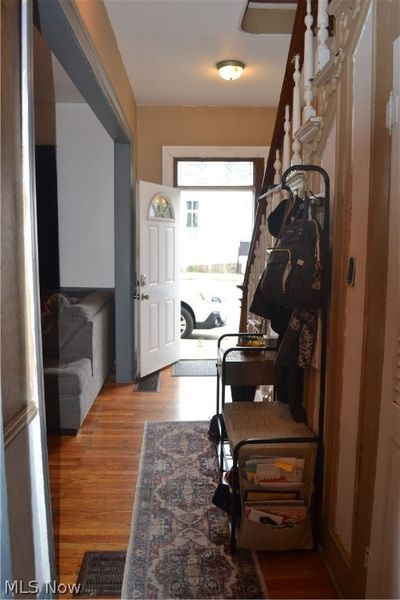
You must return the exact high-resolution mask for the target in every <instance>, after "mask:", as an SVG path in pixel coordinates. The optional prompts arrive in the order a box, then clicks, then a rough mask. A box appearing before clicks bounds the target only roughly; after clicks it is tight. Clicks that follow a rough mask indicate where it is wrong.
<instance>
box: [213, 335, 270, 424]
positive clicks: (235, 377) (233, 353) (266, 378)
mask: <svg viewBox="0 0 400 600" xmlns="http://www.w3.org/2000/svg"><path fill="white" fill-rule="evenodd" d="M255 335H257V336H259V337H264V334H254V333H227V334H225V335H222V336H221V337H220V338H219V340H218V358H217V410H216V414H217V415H220V414H221V413H222V410H223V408H224V405H225V386H226V385H235V384H237V385H261V384H266V385H275V382H276V370H275V357H276V340H274V339H269V340H267V341H266V344H265V345H264V346H258V347H257V346H256V347H254V346H250V347H249V346H231V347H228V348H227V349H223V347H222V342H223V340H224V339H226V338H235V337H239V336H240V337H241V338H246V336H247V337H254V336H255ZM220 399H221V406H220Z"/></svg>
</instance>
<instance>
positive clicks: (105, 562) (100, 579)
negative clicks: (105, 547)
mask: <svg viewBox="0 0 400 600" xmlns="http://www.w3.org/2000/svg"><path fill="white" fill-rule="evenodd" d="M125 560H126V552H119V551H110V552H100V551H93V552H92V551H91V552H85V556H84V557H83V561H82V566H81V570H80V573H79V576H78V579H77V582H76V583H77V586H80V587H79V590H77V591H76V592H75V593H74V596H75V597H78V598H101V597H107V598H108V597H110V596H111V597H114V596H115V597H119V598H120V597H121V592H122V582H123V578H124V568H125Z"/></svg>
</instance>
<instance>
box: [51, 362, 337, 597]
mask: <svg viewBox="0 0 400 600" xmlns="http://www.w3.org/2000/svg"><path fill="white" fill-rule="evenodd" d="M214 412H215V378H213V377H171V369H170V368H167V369H164V370H163V371H162V373H161V385H160V392H158V393H149V392H133V387H132V385H116V384H114V383H106V384H105V386H104V387H103V389H102V391H101V393H100V395H99V396H98V398H97V400H96V402H95V404H94V405H93V406H92V408H91V410H90V412H89V415H88V416H87V418H86V420H85V422H84V424H83V427H82V429H81V431H80V433H79V434H78V435H77V436H75V437H72V436H49V438H48V449H49V467H50V484H51V495H52V509H53V527H54V539H55V548H56V558H57V570H58V580H59V582H60V583H66V584H68V583H75V582H76V579H77V576H78V573H79V569H80V565H81V561H82V558H83V555H84V553H85V552H86V551H87V550H126V548H127V546H128V541H129V533H130V528H131V517H132V507H133V500H134V493H135V485H136V479H137V475H138V469H139V458H140V450H141V444H142V436H143V425H144V422H145V421H194V420H208V419H209V418H210V417H211V416H212V415H213V414H214ZM259 558H260V563H261V567H262V572H263V574H264V577H265V581H266V584H267V587H268V591H269V594H270V597H271V598H337V595H336V592H335V589H334V587H333V585H332V582H331V580H330V577H329V575H328V572H327V570H326V568H325V567H324V564H323V562H322V559H321V557H320V556H319V554H318V553H317V552H314V551H303V552H282V553H272V552H262V553H259ZM64 597H68V595H65V596H64Z"/></svg>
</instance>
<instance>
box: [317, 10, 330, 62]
mask: <svg viewBox="0 0 400 600" xmlns="http://www.w3.org/2000/svg"><path fill="white" fill-rule="evenodd" d="M317 25H318V34H317V38H318V47H317V52H316V56H315V71H316V73H318V71H320V70H321V69H322V68H323V67H324V66H325V65H326V63H327V62H328V60H329V54H330V53H329V48H328V46H327V43H326V42H327V41H328V36H329V32H328V26H329V15H328V0H318V17H317Z"/></svg>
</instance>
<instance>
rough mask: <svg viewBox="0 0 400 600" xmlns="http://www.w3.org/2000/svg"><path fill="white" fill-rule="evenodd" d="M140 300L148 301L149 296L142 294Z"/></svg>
mask: <svg viewBox="0 0 400 600" xmlns="http://www.w3.org/2000/svg"><path fill="white" fill-rule="evenodd" d="M141 298H142V300H149V298H150V294H142V296H141Z"/></svg>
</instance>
